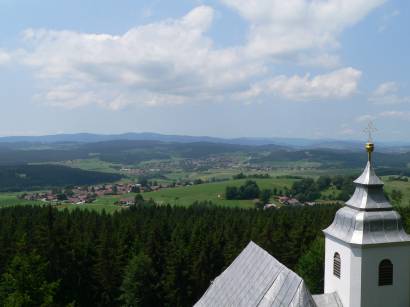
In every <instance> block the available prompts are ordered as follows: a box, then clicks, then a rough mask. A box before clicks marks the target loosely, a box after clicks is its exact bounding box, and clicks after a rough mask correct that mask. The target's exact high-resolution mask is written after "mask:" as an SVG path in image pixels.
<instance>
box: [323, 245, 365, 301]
mask: <svg viewBox="0 0 410 307" xmlns="http://www.w3.org/2000/svg"><path fill="white" fill-rule="evenodd" d="M325 251H326V252H325V293H332V292H337V293H338V295H339V298H340V300H341V301H342V303H343V306H346V307H348V306H351V307H353V306H354V307H359V306H361V305H360V299H361V289H360V283H361V265H362V261H361V250H360V249H359V248H351V247H350V246H348V245H347V244H345V243H343V242H342V241H339V240H337V239H334V238H328V237H326V241H325ZM336 252H337V253H339V255H340V260H341V267H340V278H338V277H336V276H335V275H333V257H334V254H335V253H336Z"/></svg>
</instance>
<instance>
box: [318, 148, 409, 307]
mask: <svg viewBox="0 0 410 307" xmlns="http://www.w3.org/2000/svg"><path fill="white" fill-rule="evenodd" d="M373 149H374V145H373V144H372V143H367V144H366V150H367V152H368V157H369V161H368V162H367V165H366V168H365V169H364V171H363V173H362V174H361V175H360V176H359V178H357V179H356V180H355V181H354V183H355V184H356V188H355V192H354V193H353V195H352V196H351V198H350V199H349V200H348V201H347V202H346V206H344V207H342V208H341V209H339V210H338V211H337V212H336V215H335V218H334V220H333V223H332V224H331V225H330V226H329V227H328V228H326V229H325V230H324V231H323V232H324V234H325V238H326V239H325V240H326V241H325V253H326V254H325V293H332V292H336V293H337V294H338V296H339V298H340V300H341V301H342V304H343V306H344V307H409V306H410V236H409V235H408V234H407V233H406V232H405V230H404V228H403V225H402V221H401V217H400V214H399V213H397V212H396V211H395V210H394V208H393V207H392V206H391V204H390V203H389V201H388V199H386V197H385V194H384V191H383V182H382V181H381V180H380V178H379V177H377V176H376V173H375V171H374V169H373V167H372V164H371V154H372V152H373ZM336 252H337V253H339V255H340V278H338V277H337V276H335V275H334V274H333V269H334V268H333V266H334V255H335V253H336ZM385 259H387V260H389V263H390V264H391V265H392V268H393V271H391V266H390V265H389V263H387V265H385V266H384V268H383V276H382V280H383V283H385V285H379V266H380V263H381V262H382V261H383V260H385ZM391 272H392V273H393V275H390V273H391ZM391 276H392V277H393V278H392V279H391ZM391 282H392V283H391ZM390 283H391V284H390Z"/></svg>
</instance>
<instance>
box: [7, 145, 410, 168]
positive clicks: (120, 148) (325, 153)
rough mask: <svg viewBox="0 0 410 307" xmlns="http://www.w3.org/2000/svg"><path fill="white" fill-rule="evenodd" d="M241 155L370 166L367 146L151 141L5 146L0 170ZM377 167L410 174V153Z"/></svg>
mask: <svg viewBox="0 0 410 307" xmlns="http://www.w3.org/2000/svg"><path fill="white" fill-rule="evenodd" d="M232 154H237V155H241V156H243V157H246V158H249V159H248V160H247V161H248V162H249V163H253V164H258V165H265V164H266V165H270V164H272V163H278V162H291V161H305V162H317V163H319V164H320V165H322V167H326V168H328V167H338V168H341V167H342V168H361V167H362V166H363V164H364V163H365V162H366V155H365V154H363V150H362V147H358V148H357V150H356V151H348V150H331V149H319V148H317V149H310V150H300V149H298V150H296V149H292V148H286V147H282V146H277V145H260V146H250V145H237V144H224V143H209V142H193V143H178V142H172V143H169V142H159V141H150V140H138V141H134V140H115V141H104V142H93V143H47V144H43V143H0V165H18V164H29V163H45V162H60V161H67V160H75V159H90V158H95V159H100V160H101V161H106V162H110V163H120V164H136V163H140V162H143V161H149V160H167V159H168V160H169V159H174V158H177V159H206V158H209V157H212V156H221V155H232ZM374 160H375V161H376V163H377V167H382V168H394V170H393V171H388V172H390V173H391V174H397V170H399V172H401V171H404V172H406V171H408V169H407V166H408V163H409V161H410V153H409V152H400V153H391V152H390V153H389V152H379V151H377V152H375V154H374Z"/></svg>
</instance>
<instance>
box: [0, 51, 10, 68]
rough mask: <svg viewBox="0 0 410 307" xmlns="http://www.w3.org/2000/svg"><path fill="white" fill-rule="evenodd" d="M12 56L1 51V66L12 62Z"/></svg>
mask: <svg viewBox="0 0 410 307" xmlns="http://www.w3.org/2000/svg"><path fill="white" fill-rule="evenodd" d="M10 60H11V56H10V55H9V54H8V53H7V52H6V51H3V50H1V49H0V65H2V64H6V63H8V62H10Z"/></svg>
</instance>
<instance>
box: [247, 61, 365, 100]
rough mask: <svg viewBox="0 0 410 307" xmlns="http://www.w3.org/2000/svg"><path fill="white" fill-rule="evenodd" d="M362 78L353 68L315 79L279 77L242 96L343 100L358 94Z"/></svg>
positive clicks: (318, 76)
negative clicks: (269, 95) (268, 95)
mask: <svg viewBox="0 0 410 307" xmlns="http://www.w3.org/2000/svg"><path fill="white" fill-rule="evenodd" d="M360 77H361V72H360V71H358V70H356V69H353V68H351V67H348V68H343V69H339V70H335V71H333V72H331V73H328V74H323V75H317V76H315V77H310V76H309V75H305V76H303V77H301V76H298V75H295V76H292V77H287V76H278V77H274V78H272V79H270V80H267V81H263V82H261V83H257V84H254V85H253V86H252V87H251V89H249V90H248V91H246V92H243V93H242V94H241V95H242V98H244V99H252V98H255V97H259V96H261V95H266V94H271V93H273V94H276V95H279V96H282V97H284V98H286V99H289V100H294V101H312V100H324V99H342V98H346V97H349V96H352V95H353V94H355V93H356V91H357V85H358V82H359V80H360Z"/></svg>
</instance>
